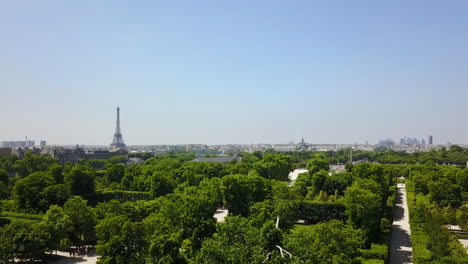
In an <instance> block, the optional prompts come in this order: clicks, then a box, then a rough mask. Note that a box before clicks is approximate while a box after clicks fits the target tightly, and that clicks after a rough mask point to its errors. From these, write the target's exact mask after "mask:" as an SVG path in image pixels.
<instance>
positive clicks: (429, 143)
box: [427, 135, 432, 145]
mask: <svg viewBox="0 0 468 264" xmlns="http://www.w3.org/2000/svg"><path fill="white" fill-rule="evenodd" d="M427 144H428V145H432V135H430V136H429V137H428V138H427Z"/></svg>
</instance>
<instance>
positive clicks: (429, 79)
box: [0, 1, 468, 145]
mask: <svg viewBox="0 0 468 264" xmlns="http://www.w3.org/2000/svg"><path fill="white" fill-rule="evenodd" d="M467 8H468V3H465V2H461V1H459V2H450V3H440V2H436V1H415V2H410V3H409V2H407V1H396V2H392V3H382V2H380V3H377V2H374V1H364V2H360V3H359V5H357V4H356V3H347V2H342V3H329V2H323V3H319V2H312V3H311V2H309V1H294V2H292V3H291V2H288V3H286V2H283V1H278V2H275V1H255V2H254V3H252V1H236V2H235V3H229V2H221V1H197V2H196V3H195V2H190V1H186V2H183V4H181V3H173V2H158V1H141V2H139V4H138V5H136V4H135V3H131V2H130V1H117V2H114V1H99V3H97V2H94V1H80V2H69V3H61V2H56V1H41V2H40V3H39V2H28V3H25V2H21V1H14V2H3V3H1V4H0V33H1V35H0V36H1V40H2V41H0V57H1V58H2V60H1V61H0V94H1V96H2V98H4V100H2V103H1V104H0V111H1V112H2V113H4V114H3V115H0V124H1V129H0V141H1V140H5V141H8V140H21V139H23V138H24V137H25V136H28V138H31V139H34V140H36V142H38V141H39V140H42V139H44V140H47V143H48V144H57V145H74V144H85V145H108V144H109V143H110V141H111V140H112V132H113V131H114V128H115V120H114V118H113V117H114V110H115V107H116V105H118V104H119V105H120V106H121V108H122V116H121V123H122V134H124V136H125V142H126V143H127V144H128V145H144V144H209V145H213V144H230V143H232V144H256V143H288V142H289V141H291V140H292V141H295V142H297V141H299V140H300V139H301V137H304V139H305V140H306V141H307V142H313V143H348V144H353V143H364V142H366V141H368V142H369V143H374V144H375V143H377V142H378V141H379V140H381V139H384V138H387V137H389V138H392V139H393V140H395V141H397V140H398V139H400V138H402V137H404V136H410V137H416V138H418V139H427V137H428V136H429V135H432V136H433V137H434V144H445V143H447V141H451V142H452V143H454V144H468V133H467V131H468V124H466V122H463V118H462V117H463V113H467V112H468V105H467V104H466V103H465V102H464V101H465V98H467V97H468V89H466V84H467V83H468V75H466V72H467V71H468V50H467V49H466V46H467V45H468V35H466V34H464V32H466V28H467V27H468V17H467V16H466V14H465V12H464V11H465V10H467Z"/></svg>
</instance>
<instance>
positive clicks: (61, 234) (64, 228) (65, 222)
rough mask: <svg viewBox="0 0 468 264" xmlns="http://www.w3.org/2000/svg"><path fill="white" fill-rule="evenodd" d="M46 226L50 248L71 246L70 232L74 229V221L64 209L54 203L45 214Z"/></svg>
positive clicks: (59, 248)
mask: <svg viewBox="0 0 468 264" xmlns="http://www.w3.org/2000/svg"><path fill="white" fill-rule="evenodd" d="M43 221H44V227H45V230H46V232H47V235H48V238H47V249H48V250H67V249H68V247H69V246H70V239H69V238H68V236H69V233H70V232H72V230H73V223H72V221H71V220H70V217H69V216H68V215H66V214H65V212H64V211H63V209H62V208H61V207H59V206H57V205H52V206H51V207H50V209H49V210H47V212H46V213H45V215H44V218H43Z"/></svg>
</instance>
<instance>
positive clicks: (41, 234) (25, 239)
mask: <svg viewBox="0 0 468 264" xmlns="http://www.w3.org/2000/svg"><path fill="white" fill-rule="evenodd" d="M46 241H47V233H46V231H45V228H44V224H43V223H41V222H39V223H30V222H24V221H12V222H11V223H9V224H8V225H6V226H4V227H2V228H1V229H0V259H1V260H3V262H4V263H8V260H12V259H13V258H16V259H19V260H20V261H23V262H24V261H26V260H39V259H41V258H42V257H43V256H44V252H45V250H46V248H47V246H46Z"/></svg>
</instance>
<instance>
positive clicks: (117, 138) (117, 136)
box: [110, 106, 127, 149]
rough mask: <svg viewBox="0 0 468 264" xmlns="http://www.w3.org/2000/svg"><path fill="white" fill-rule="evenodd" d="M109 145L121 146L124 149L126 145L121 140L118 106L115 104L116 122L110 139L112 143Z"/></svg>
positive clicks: (113, 146)
mask: <svg viewBox="0 0 468 264" xmlns="http://www.w3.org/2000/svg"><path fill="white" fill-rule="evenodd" d="M110 146H111V147H112V148H121V149H125V148H126V147H127V146H126V145H125V143H124V141H123V138H122V132H120V108H119V107H118V106H117V123H116V124H115V133H114V139H113V140H112V143H111V144H110Z"/></svg>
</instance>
